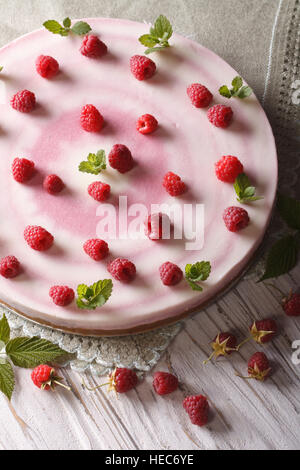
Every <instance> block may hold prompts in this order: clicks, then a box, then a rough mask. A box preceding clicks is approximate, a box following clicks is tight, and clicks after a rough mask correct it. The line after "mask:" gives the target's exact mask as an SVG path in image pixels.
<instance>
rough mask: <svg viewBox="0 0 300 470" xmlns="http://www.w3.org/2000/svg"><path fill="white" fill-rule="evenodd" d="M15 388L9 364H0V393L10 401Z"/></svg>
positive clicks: (12, 372)
mask: <svg viewBox="0 0 300 470" xmlns="http://www.w3.org/2000/svg"><path fill="white" fill-rule="evenodd" d="M14 387H15V378H14V371H13V368H12V365H11V363H10V362H8V361H6V362H4V363H3V364H1V363H0V391H1V392H2V393H4V395H6V396H7V398H8V399H9V400H10V399H11V396H12V393H13V390H14Z"/></svg>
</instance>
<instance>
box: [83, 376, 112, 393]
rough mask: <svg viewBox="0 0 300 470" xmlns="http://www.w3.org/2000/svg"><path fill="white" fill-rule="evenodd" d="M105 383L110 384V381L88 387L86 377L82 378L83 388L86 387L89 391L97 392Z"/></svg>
mask: <svg viewBox="0 0 300 470" xmlns="http://www.w3.org/2000/svg"><path fill="white" fill-rule="evenodd" d="M105 385H110V382H105V383H104V384H101V385H97V386H96V387H88V386H87V385H86V383H85V381H84V379H82V386H83V388H86V390H88V391H89V392H95V391H96V390H98V388H101V387H104V386H105Z"/></svg>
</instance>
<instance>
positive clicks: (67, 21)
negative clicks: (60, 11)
mask: <svg viewBox="0 0 300 470" xmlns="http://www.w3.org/2000/svg"><path fill="white" fill-rule="evenodd" d="M63 25H64V27H65V28H70V26H71V20H70V18H69V17H67V18H65V19H64V21H63Z"/></svg>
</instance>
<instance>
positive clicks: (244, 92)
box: [237, 86, 252, 99]
mask: <svg viewBox="0 0 300 470" xmlns="http://www.w3.org/2000/svg"><path fill="white" fill-rule="evenodd" d="M251 93H252V89H251V88H250V87H249V86H243V87H242V88H241V89H240V90H239V91H238V94H237V96H238V97H239V98H241V99H244V98H247V97H248V96H250V95H251Z"/></svg>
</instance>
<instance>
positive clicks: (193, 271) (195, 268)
mask: <svg viewBox="0 0 300 470" xmlns="http://www.w3.org/2000/svg"><path fill="white" fill-rule="evenodd" d="M210 272H211V264H210V262H209V261H198V262H197V263H194V264H187V265H186V267H185V279H186V281H187V282H188V284H189V286H190V287H191V288H192V289H193V290H197V291H202V290H203V288H202V287H201V286H200V285H199V284H197V283H198V282H201V281H202V282H203V281H206V279H208V277H209V275H210Z"/></svg>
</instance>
